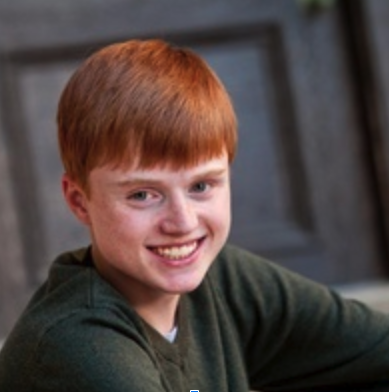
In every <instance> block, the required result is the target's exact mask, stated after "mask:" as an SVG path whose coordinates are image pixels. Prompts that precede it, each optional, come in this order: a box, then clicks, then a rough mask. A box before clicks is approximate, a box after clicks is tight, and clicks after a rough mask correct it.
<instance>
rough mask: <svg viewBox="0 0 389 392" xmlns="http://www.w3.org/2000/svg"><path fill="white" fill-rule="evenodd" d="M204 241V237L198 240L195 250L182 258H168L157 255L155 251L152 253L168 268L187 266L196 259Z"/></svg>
mask: <svg viewBox="0 0 389 392" xmlns="http://www.w3.org/2000/svg"><path fill="white" fill-rule="evenodd" d="M204 241H205V238H203V239H201V240H199V241H198V245H197V248H196V250H195V251H194V252H193V253H191V254H190V255H189V256H187V257H185V258H182V259H169V258H166V257H163V256H161V255H158V254H156V253H154V255H156V256H157V257H158V259H159V261H160V262H161V263H162V264H163V265H165V266H166V267H169V268H183V267H188V266H190V265H192V264H194V263H195V262H196V261H197V259H198V257H199V253H200V250H201V248H202V247H203V244H204Z"/></svg>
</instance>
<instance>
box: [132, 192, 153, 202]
mask: <svg viewBox="0 0 389 392" xmlns="http://www.w3.org/2000/svg"><path fill="white" fill-rule="evenodd" d="M148 196H149V193H148V192H146V191H139V192H135V193H133V194H131V195H130V196H129V199H131V200H136V201H144V200H147V199H148Z"/></svg>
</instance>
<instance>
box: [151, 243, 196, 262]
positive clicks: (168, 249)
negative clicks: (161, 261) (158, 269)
mask: <svg viewBox="0 0 389 392" xmlns="http://www.w3.org/2000/svg"><path fill="white" fill-rule="evenodd" d="M202 241H203V239H201V240H196V241H192V242H188V243H186V244H184V245H175V246H157V247H155V248H154V247H150V248H149V249H150V250H151V251H152V252H154V253H155V254H157V255H158V256H162V257H165V258H168V259H170V260H179V259H185V258H187V257H189V256H191V255H192V254H193V253H194V252H195V251H196V250H197V249H198V247H199V246H200V243H201V242H202Z"/></svg>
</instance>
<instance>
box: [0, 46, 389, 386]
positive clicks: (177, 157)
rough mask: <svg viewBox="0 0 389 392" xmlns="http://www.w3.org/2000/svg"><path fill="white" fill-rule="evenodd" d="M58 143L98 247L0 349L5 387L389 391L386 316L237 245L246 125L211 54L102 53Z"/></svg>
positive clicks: (65, 272)
mask: <svg viewBox="0 0 389 392" xmlns="http://www.w3.org/2000/svg"><path fill="white" fill-rule="evenodd" d="M58 136H59V145H60V150H61V156H62V161H63V164H64V168H65V174H64V176H63V179H62V187H63V193H64V196H65V199H66V202H67V204H68V205H69V208H70V209H71V210H72V212H73V213H74V215H75V216H76V217H77V218H78V220H79V221H80V222H82V223H83V224H85V225H86V226H87V227H88V228H89V231H90V235H91V246H90V247H88V248H86V249H81V250H78V251H74V252H69V253H66V254H64V255H61V256H59V257H58V259H57V260H56V261H55V262H54V264H53V266H52V268H51V270H50V274H49V277H48V279H47V281H46V282H45V284H44V285H43V286H42V287H41V288H40V289H39V291H38V292H37V293H36V294H35V296H34V297H33V298H32V300H31V302H30V304H29V305H28V307H27V309H26V310H25V312H24V313H23V315H22V316H21V318H20V320H19V322H18V323H17V325H16V327H15V329H14V331H13V332H12V333H11V335H10V336H9V338H8V340H7V342H6V344H5V346H4V348H3V350H2V352H1V354H0V390H1V391H4V392H27V391H28V392H38V391H39V392H49V391H51V392H54V391H55V392H73V391H83V392H86V391H87V392H97V391H98V392H108V391H109V392H143V391H145V392H146V391H147V392H162V391H174V392H183V391H189V390H191V389H197V390H199V391H203V392H210V391H231V392H247V391H248V390H250V389H255V390H259V389H260V390H262V391H303V390H314V391H319V390H330V391H339V390H343V389H346V388H351V389H349V390H353V391H355V390H363V389H362V388H363V387H364V386H365V387H366V388H370V387H371V388H372V387H373V385H375V386H376V389H375V390H379V388H380V386H381V388H383V389H382V390H387V389H388V388H389V317H388V316H386V315H383V314H380V313H375V312H373V311H371V310H369V309H368V308H367V307H365V306H363V305H361V304H358V303H355V302H352V301H343V300H341V299H340V298H339V297H338V296H337V295H336V294H334V293H331V292H330V291H329V290H328V289H326V288H325V287H322V286H320V285H318V284H315V283H313V282H310V281H308V280H306V279H303V278H302V277H299V276H297V275H295V274H293V273H290V272H287V271H285V270H283V269H282V268H280V267H278V266H276V265H273V264H272V263H269V262H267V261H264V260H262V259H260V258H258V257H257V256H254V255H251V254H249V253H247V252H245V251H243V250H240V249H237V248H234V247H231V246H227V245H225V242H226V239H227V236H228V232H229V227H230V184H229V166H230V163H231V162H232V160H233V158H234V154H235V147H236V138H237V136H236V120H235V114H234V111H233V108H232V105H231V102H230V99H229V97H228V94H227V93H226V91H225V89H224V88H223V86H222V84H221V83H220V81H219V80H218V78H217V77H216V75H215V74H214V73H213V72H212V71H211V70H210V68H209V67H208V66H207V65H206V64H205V63H204V61H203V60H201V59H200V58H199V57H198V56H197V55H195V54H194V53H192V52H190V51H188V50H185V49H182V48H177V47H173V46H170V45H168V44H167V43H165V42H163V41H159V40H146V41H137V40H134V41H129V42H124V43H121V44H115V45H112V46H109V47H107V48H105V49H103V50H101V51H99V52H97V53H96V54H94V55H93V56H91V57H90V58H89V59H88V60H86V62H85V63H84V64H82V65H81V67H80V68H79V69H78V70H77V71H76V72H75V74H74V75H73V76H72V78H71V79H70V81H69V83H68V85H67V86H66V88H65V90H64V92H63V94H62V97H61V99H60V103H59V108H58ZM366 390H373V389H366Z"/></svg>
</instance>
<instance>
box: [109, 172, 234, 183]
mask: <svg viewBox="0 0 389 392" xmlns="http://www.w3.org/2000/svg"><path fill="white" fill-rule="evenodd" d="M227 170H228V169H227V168H220V169H211V170H208V171H204V172H202V173H198V174H195V175H194V176H193V177H191V179H190V181H191V182H196V181H198V180H199V179H201V178H204V177H220V176H222V175H223V174H224V173H225V172H226V171H227ZM163 182H164V181H163V180H156V179H153V178H148V177H141V176H140V177H133V178H129V179H125V180H120V181H118V182H117V183H114V184H113V185H114V186H117V187H118V188H125V187H128V186H135V185H145V184H147V185H161V184H163Z"/></svg>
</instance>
